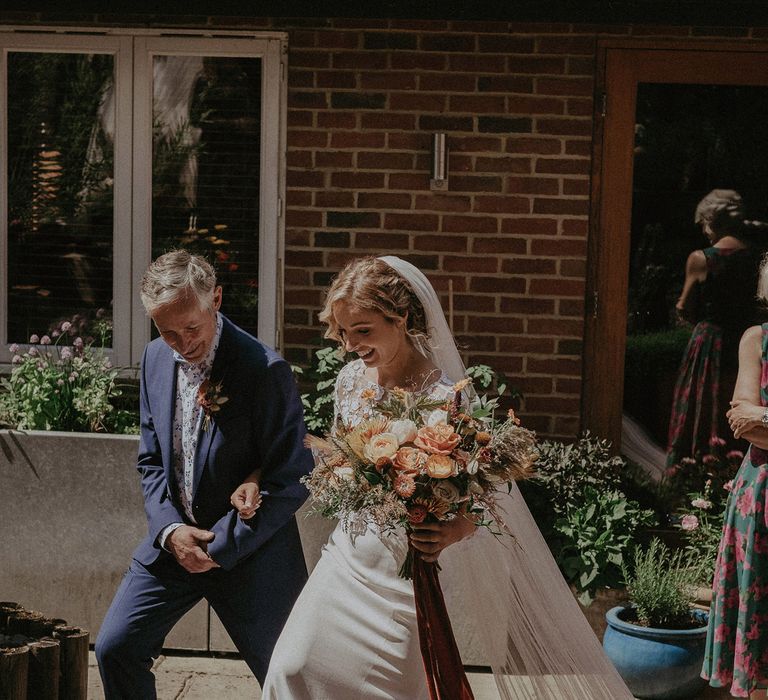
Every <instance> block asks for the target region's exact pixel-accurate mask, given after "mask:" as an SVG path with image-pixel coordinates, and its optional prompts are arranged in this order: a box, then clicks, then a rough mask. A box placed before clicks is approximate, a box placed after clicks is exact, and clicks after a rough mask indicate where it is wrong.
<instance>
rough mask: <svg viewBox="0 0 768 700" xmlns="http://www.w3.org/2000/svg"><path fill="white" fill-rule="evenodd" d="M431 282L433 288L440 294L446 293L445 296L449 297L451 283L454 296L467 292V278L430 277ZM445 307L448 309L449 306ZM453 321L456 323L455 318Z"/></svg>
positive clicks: (452, 276)
mask: <svg viewBox="0 0 768 700" xmlns="http://www.w3.org/2000/svg"><path fill="white" fill-rule="evenodd" d="M429 281H430V282H432V286H433V287H434V288H435V290H436V291H437V292H438V294H439V293H441V292H446V294H445V296H447V292H448V287H449V284H448V283H449V282H450V283H451V285H452V286H453V293H454V294H457V293H458V292H466V291H467V278H466V277H464V276H463V275H440V276H439V277H437V276H435V275H430V276H429ZM445 306H446V307H447V306H448V304H446V305H445ZM453 320H454V322H455V321H456V317H455V316H454V319H453Z"/></svg>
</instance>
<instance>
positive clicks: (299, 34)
mask: <svg viewBox="0 0 768 700" xmlns="http://www.w3.org/2000/svg"><path fill="white" fill-rule="evenodd" d="M290 38H291V41H290V46H291V48H294V47H301V48H307V47H310V46H316V45H317V32H316V31H314V30H307V31H302V30H301V29H294V30H293V31H291V33H290Z"/></svg>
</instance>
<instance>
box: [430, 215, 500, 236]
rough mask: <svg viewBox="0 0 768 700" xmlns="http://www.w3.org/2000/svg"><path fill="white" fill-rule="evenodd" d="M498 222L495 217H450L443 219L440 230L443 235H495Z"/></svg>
mask: <svg viewBox="0 0 768 700" xmlns="http://www.w3.org/2000/svg"><path fill="white" fill-rule="evenodd" d="M498 229H499V220H498V219H497V218H496V217H495V216H450V215H446V216H444V217H443V226H442V230H443V231H444V232H445V233H496V232H497V231H498Z"/></svg>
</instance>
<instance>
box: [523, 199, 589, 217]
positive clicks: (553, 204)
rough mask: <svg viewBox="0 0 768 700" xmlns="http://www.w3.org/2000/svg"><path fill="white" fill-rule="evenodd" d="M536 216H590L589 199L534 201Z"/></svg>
mask: <svg viewBox="0 0 768 700" xmlns="http://www.w3.org/2000/svg"><path fill="white" fill-rule="evenodd" d="M533 213H534V214H576V215H578V214H584V215H586V214H589V200H588V199H586V198H585V199H561V198H557V199H542V198H539V197H537V198H536V199H534V200H533Z"/></svg>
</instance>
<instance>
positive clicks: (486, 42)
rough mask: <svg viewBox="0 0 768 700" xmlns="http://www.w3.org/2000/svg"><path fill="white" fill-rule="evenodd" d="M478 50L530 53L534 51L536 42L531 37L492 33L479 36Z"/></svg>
mask: <svg viewBox="0 0 768 700" xmlns="http://www.w3.org/2000/svg"><path fill="white" fill-rule="evenodd" d="M478 50H479V51H483V52H486V53H507V54H509V53H518V54H528V53H533V50H534V43H533V39H531V38H530V37H525V38H523V37H518V36H509V35H508V34H492V35H491V36H481V37H479V41H478Z"/></svg>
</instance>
